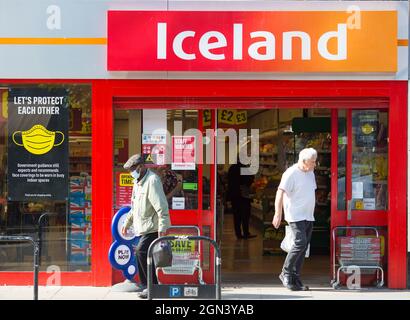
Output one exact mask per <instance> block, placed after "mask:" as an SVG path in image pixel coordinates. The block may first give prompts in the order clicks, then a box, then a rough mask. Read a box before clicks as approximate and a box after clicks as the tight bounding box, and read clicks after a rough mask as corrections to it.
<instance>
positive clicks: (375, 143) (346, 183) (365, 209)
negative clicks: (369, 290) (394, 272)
mask: <svg viewBox="0 0 410 320" xmlns="http://www.w3.org/2000/svg"><path fill="white" fill-rule="evenodd" d="M388 129H389V128H388V110H387V109H349V110H333V111H332V215H331V229H332V232H333V233H332V237H331V239H332V243H331V247H332V268H334V265H335V264H336V265H339V266H340V265H341V264H342V263H343V262H341V260H343V259H344V263H349V261H350V260H352V261H353V260H355V259H359V260H360V259H361V262H360V263H363V264H366V262H365V261H366V260H369V259H370V260H371V259H372V258H374V260H377V258H378V256H377V255H378V254H379V251H377V250H376V251H374V252H375V255H374V256H371V253H372V251H371V249H372V248H370V246H368V247H363V248H362V249H360V250H361V251H360V252H359V251H358V250H356V249H357V248H358V247H357V246H355V245H356V243H358V241H359V240H357V239H361V240H363V239H364V238H366V239H371V237H376V238H379V239H378V240H377V241H376V242H377V243H378V245H377V246H380V259H379V260H380V261H379V263H380V265H382V266H383V267H384V269H386V255H385V252H386V250H385V249H386V248H387V246H386V239H387V223H388V221H387V211H388V197H389V194H388V165H389V164H388V143H389V130H388ZM348 241H350V242H349V244H350V248H349V249H348V250H347V249H346V248H347V247H346V246H344V244H347V242H348ZM363 241H364V240H363ZM366 241H367V240H366ZM368 241H371V240H368ZM345 249H346V250H347V251H346V250H345ZM344 250H345V251H344ZM359 254H360V255H361V256H360V257H359V258H358V255H359ZM346 257H347V259H346ZM342 258H343V259H342ZM349 259H350V260H349ZM369 263H370V262H369ZM371 263H376V262H375V261H373V262H371ZM365 273H367V275H366V277H367V278H369V279H370V278H371V274H372V273H373V271H372V270H370V271H369V272H365ZM362 278H363V277H362Z"/></svg>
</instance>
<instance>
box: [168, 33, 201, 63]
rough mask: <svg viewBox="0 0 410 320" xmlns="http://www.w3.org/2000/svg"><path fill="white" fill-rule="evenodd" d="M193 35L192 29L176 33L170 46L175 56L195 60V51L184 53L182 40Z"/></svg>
mask: <svg viewBox="0 0 410 320" xmlns="http://www.w3.org/2000/svg"><path fill="white" fill-rule="evenodd" d="M189 37H195V32H194V31H183V32H180V33H178V34H177V36H176V37H175V39H174V42H173V43H172V48H173V49H174V52H175V54H176V55H177V57H179V58H181V59H183V60H195V59H196V56H195V53H186V52H185V51H184V49H183V47H182V46H183V42H184V40H185V39H186V38H189Z"/></svg>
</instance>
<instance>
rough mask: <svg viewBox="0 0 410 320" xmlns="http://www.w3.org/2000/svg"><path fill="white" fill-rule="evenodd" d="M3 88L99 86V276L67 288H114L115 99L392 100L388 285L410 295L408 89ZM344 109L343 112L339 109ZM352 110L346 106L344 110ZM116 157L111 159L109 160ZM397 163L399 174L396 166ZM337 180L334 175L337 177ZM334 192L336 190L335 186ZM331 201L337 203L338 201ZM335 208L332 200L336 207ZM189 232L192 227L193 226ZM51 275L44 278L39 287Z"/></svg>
mask: <svg viewBox="0 0 410 320" xmlns="http://www.w3.org/2000/svg"><path fill="white" fill-rule="evenodd" d="M1 82H2V83H5V84H13V83H40V82H42V83H90V82H91V83H92V139H93V140H92V141H93V144H92V177H93V180H92V197H93V198H92V199H93V217H92V221H93V229H92V271H91V272H86V273H68V272H67V273H66V272H63V273H62V285H94V286H109V285H111V284H112V268H111V266H110V264H109V262H108V258H107V255H108V249H109V247H110V245H111V242H112V237H111V230H110V225H111V218H112V213H113V211H112V208H113V199H112V198H113V194H112V190H113V170H112V168H113V157H112V155H113V151H114V150H113V108H112V99H113V97H140V98H152V99H167V98H171V99H172V98H181V101H182V100H184V99H188V100H189V99H190V98H192V99H193V98H215V99H218V98H220V99H229V98H231V99H241V98H248V99H258V98H261V97H263V98H270V99H284V100H292V99H306V98H310V99H311V98H315V99H325V100H328V101H338V100H344V99H353V100H355V99H356V100H357V99H358V100H363V101H366V99H374V98H376V99H386V100H388V101H389V130H390V131H389V137H390V141H389V159H388V161H389V164H390V165H389V178H388V183H389V211H388V213H387V225H388V237H389V241H388V265H389V274H388V284H389V288H395V289H399V288H406V285H407V283H406V278H407V210H406V208H407V203H406V197H407V81H270V80H260V81H259V80H258V81H254V80H92V81H76V80H71V81H66V80H61V81H56V80H41V81H39V80H30V81H27V80H24V81H15V80H10V81H8V80H2V81H1ZM340 107H341V106H340ZM344 108H346V106H345V107H344ZM110 155H111V156H110ZM392 163H394V166H392V165H391V164H392ZM332 174H334V173H332ZM332 190H335V189H334V188H333V186H332ZM334 196H335V195H334V193H332V197H334ZM332 200H333V199H332ZM186 222H187V224H189V223H192V221H186ZM48 276H49V275H48V274H47V273H45V272H41V273H40V284H45V281H46V279H47V277H48ZM0 283H1V284H3V283H6V284H10V285H11V284H19V285H27V284H31V283H32V274H31V273H30V272H0Z"/></svg>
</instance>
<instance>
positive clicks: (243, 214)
mask: <svg viewBox="0 0 410 320" xmlns="http://www.w3.org/2000/svg"><path fill="white" fill-rule="evenodd" d="M232 209H233V222H234V226H235V235H236V237H237V238H241V237H242V236H243V237H247V236H248V235H249V219H250V217H251V202H250V200H249V199H245V198H239V197H238V198H236V199H235V200H232Z"/></svg>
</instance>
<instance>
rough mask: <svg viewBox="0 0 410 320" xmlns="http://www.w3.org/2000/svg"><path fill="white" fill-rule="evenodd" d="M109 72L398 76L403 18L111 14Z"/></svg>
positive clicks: (378, 14)
mask: <svg viewBox="0 0 410 320" xmlns="http://www.w3.org/2000/svg"><path fill="white" fill-rule="evenodd" d="M381 21H382V22H383V23H380V22H381ZM108 70H109V71H209V72H212V71H217V72H387V73H394V72H396V71H397V12H395V11H359V12H357V13H351V12H350V13H349V12H348V11H347V12H346V11H263V12H262V11H253V12H249V11H235V12H230V11H209V12H206V11H165V12H164V11H108Z"/></svg>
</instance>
